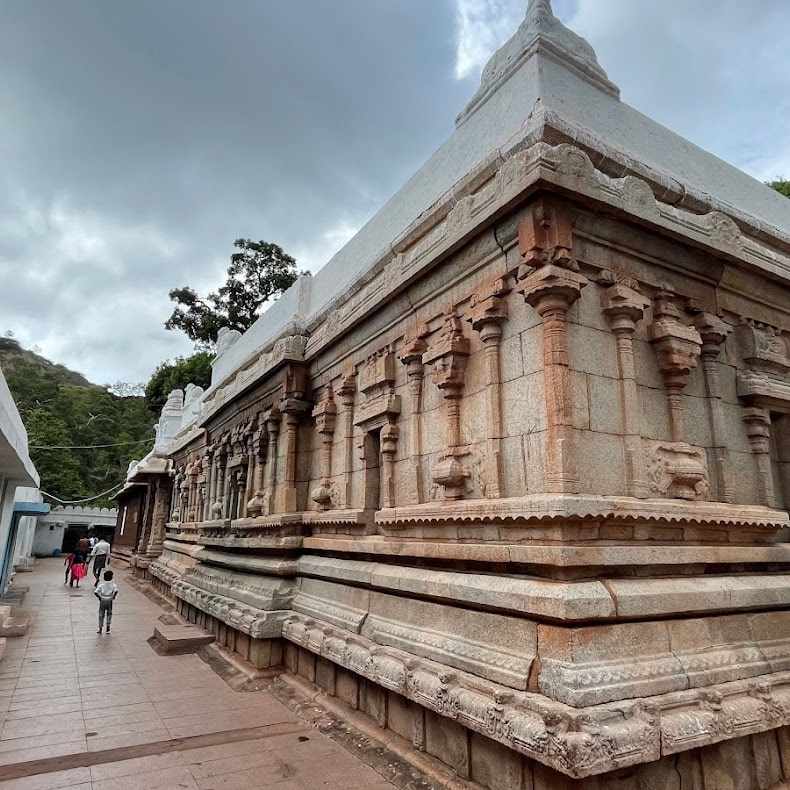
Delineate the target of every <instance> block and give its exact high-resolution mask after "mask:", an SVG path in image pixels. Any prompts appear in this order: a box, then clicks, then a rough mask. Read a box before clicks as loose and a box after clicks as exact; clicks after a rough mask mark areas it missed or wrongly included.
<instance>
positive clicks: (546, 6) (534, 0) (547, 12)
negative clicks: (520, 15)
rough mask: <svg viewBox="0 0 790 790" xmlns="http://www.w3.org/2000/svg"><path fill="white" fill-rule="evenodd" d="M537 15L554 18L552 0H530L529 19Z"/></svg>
mask: <svg viewBox="0 0 790 790" xmlns="http://www.w3.org/2000/svg"><path fill="white" fill-rule="evenodd" d="M536 17H552V18H554V11H552V10H551V0H529V6H528V7H527V19H530V18H536Z"/></svg>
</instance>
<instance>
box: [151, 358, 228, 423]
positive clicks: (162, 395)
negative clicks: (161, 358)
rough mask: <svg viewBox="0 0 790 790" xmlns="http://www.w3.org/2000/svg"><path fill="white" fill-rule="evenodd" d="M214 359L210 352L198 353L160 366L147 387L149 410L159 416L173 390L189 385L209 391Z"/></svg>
mask: <svg viewBox="0 0 790 790" xmlns="http://www.w3.org/2000/svg"><path fill="white" fill-rule="evenodd" d="M213 358H214V357H213V354H211V353H210V352H208V351H197V352H196V353H194V354H193V355H192V356H191V357H178V358H176V359H174V360H172V361H171V360H168V361H167V362H163V363H162V364H161V365H159V367H158V368H157V369H156V370H155V371H154V372H153V375H152V376H151V378H150V380H149V381H148V384H147V385H146V387H145V402H146V403H147V404H148V408H149V409H150V410H151V411H152V412H153V413H154V414H158V413H159V412H160V411H161V410H162V406H164V405H165V401H166V400H167V396H168V395H169V394H170V392H171V390H174V389H186V386H187V384H195V385H197V386H198V387H203V389H208V387H209V385H210V384H211V360H212V359H213Z"/></svg>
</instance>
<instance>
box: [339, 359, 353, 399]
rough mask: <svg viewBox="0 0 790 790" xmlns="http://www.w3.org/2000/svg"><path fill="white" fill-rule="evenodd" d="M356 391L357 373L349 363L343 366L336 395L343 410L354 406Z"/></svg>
mask: <svg viewBox="0 0 790 790" xmlns="http://www.w3.org/2000/svg"><path fill="white" fill-rule="evenodd" d="M356 391H357V372H356V370H355V369H354V365H353V364H351V363H350V362H349V363H348V364H347V365H346V366H345V369H344V371H343V376H342V378H341V379H340V384H339V385H338V387H337V394H338V395H339V396H340V402H341V403H342V404H343V406H344V407H345V408H349V407H350V406H353V404H354V394H355V393H356Z"/></svg>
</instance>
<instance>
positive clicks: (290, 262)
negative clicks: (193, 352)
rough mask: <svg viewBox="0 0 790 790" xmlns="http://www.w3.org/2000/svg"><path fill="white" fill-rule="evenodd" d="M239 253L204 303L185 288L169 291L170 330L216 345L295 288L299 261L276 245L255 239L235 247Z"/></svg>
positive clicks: (238, 243) (245, 240) (236, 253)
mask: <svg viewBox="0 0 790 790" xmlns="http://www.w3.org/2000/svg"><path fill="white" fill-rule="evenodd" d="M233 246H234V247H236V248H237V249H238V250H239V252H235V253H233V255H231V256H230V266H228V270H227V275H228V276H227V279H226V280H225V284H224V285H223V286H221V287H220V288H219V289H218V290H216V291H212V292H211V293H209V294H208V296H207V297H206V298H205V299H204V298H202V297H201V296H199V295H198V294H197V292H196V291H195V290H194V289H192V288H190V287H189V286H185V287H183V288H174V289H173V290H172V291H170V299H171V300H172V301H173V302H175V303H176V305H177V306H176V308H175V309H174V310H173V314H172V315H171V316H170V318H168V319H167V321H166V322H165V328H166V329H180V330H181V331H183V332H185V333H186V335H187V337H189V338H190V339H191V340H194V341H195V342H196V343H200V344H203V345H213V344H214V343H216V341H217V334H218V333H219V330H220V329H221V328H222V327H224V326H226V327H228V328H229V329H237V330H238V331H239V332H244V331H245V330H247V329H249V328H250V326H252V324H253V323H254V322H255V319H256V318H257V317H258V316H259V314H260V309H261V306H262V305H264V304H265V303H266V302H268V301H269V300H271V299H276V298H277V297H278V296H280V294H282V293H283V292H284V291H286V290H287V289H288V288H290V286H291V285H292V284H293V283H294V281H295V280H296V278H297V277H298V276H299V273H298V272H297V270H296V261H295V260H294V259H293V258H292V257H291V256H290V255H288V254H287V253H286V252H284V251H283V250H282V248H281V247H279V246H278V245H277V244H272V243H270V242H267V241H252V240H251V239H236V241H235V242H233Z"/></svg>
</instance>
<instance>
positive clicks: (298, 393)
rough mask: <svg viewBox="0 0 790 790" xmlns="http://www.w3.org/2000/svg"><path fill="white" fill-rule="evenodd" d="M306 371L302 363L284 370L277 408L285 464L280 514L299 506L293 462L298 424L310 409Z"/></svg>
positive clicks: (294, 460) (296, 445)
mask: <svg viewBox="0 0 790 790" xmlns="http://www.w3.org/2000/svg"><path fill="white" fill-rule="evenodd" d="M306 387H307V373H306V371H305V368H304V367H303V366H302V365H289V366H288V367H287V368H286V371H285V388H284V396H283V398H282V400H281V401H280V411H281V412H282V414H283V416H284V422H285V448H284V455H285V459H284V460H285V463H284V468H283V476H282V482H281V485H280V500H279V503H278V505H279V512H280V513H295V512H296V510H297V509H298V496H297V485H296V484H297V481H296V462H297V455H296V454H297V451H298V437H299V423H300V422H301V421H302V418H303V416H304V415H305V414H308V413H309V412H310V410H311V405H312V404H310V403H309V402H308V401H307V400H305V391H306Z"/></svg>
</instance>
